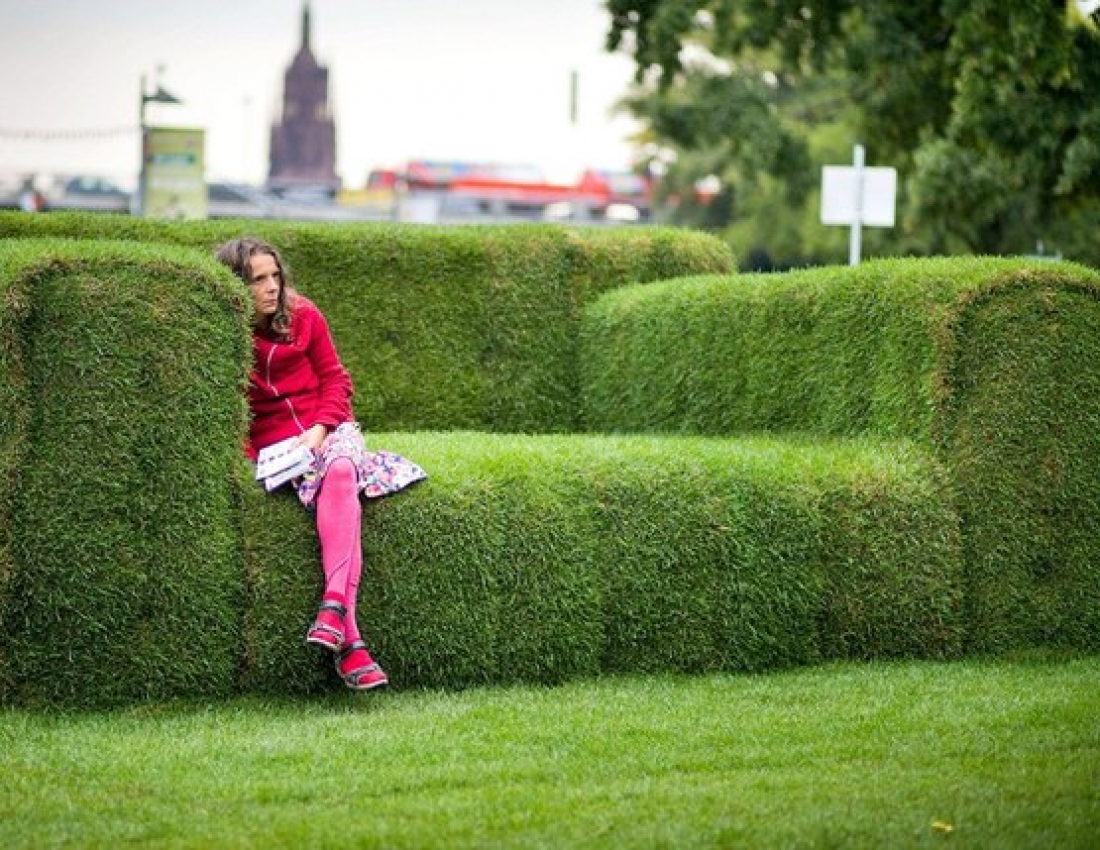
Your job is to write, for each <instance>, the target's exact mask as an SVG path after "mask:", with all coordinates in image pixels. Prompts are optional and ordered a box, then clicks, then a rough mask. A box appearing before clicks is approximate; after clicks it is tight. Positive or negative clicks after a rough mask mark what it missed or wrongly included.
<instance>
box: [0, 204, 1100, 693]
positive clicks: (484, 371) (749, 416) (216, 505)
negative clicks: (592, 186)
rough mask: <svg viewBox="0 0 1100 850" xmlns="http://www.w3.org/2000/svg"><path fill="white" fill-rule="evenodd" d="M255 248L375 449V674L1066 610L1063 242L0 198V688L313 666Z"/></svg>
mask: <svg viewBox="0 0 1100 850" xmlns="http://www.w3.org/2000/svg"><path fill="white" fill-rule="evenodd" d="M244 232H248V233H252V234H255V235H260V236H264V237H266V238H269V239H271V240H272V241H273V242H274V243H275V244H277V245H279V247H280V248H281V249H283V251H284V252H285V255H286V256H287V258H288V259H289V262H290V265H291V267H292V269H293V270H294V271H295V272H296V273H297V277H298V280H297V282H298V285H299V286H300V288H301V289H302V290H303V291H304V292H306V293H307V294H308V295H310V296H311V297H312V298H313V299H314V300H316V301H317V302H318V303H319V304H320V305H321V306H322V307H323V309H324V310H325V311H326V313H327V314H328V315H329V317H330V320H331V323H332V326H333V330H334V334H335V336H336V339H337V344H338V346H339V348H340V350H341V353H342V355H343V357H344V359H345V361H346V362H347V364H348V366H349V368H350V369H351V371H352V375H353V378H354V379H355V383H356V387H357V395H356V397H355V400H354V402H355V408H356V412H357V415H358V417H359V419H360V420H361V421H362V423H363V425H364V427H365V429H366V431H367V433H368V441H369V442H371V443H372V444H374V445H377V446H381V447H386V448H391V449H394V450H397V451H401V452H403V453H405V454H408V455H409V456H411V457H413V458H415V459H416V460H417V461H419V462H420V463H422V464H423V465H424V466H425V467H426V468H427V469H428V471H429V473H430V475H431V478H430V479H429V480H428V481H427V482H424V483H422V484H419V485H417V486H416V487H414V488H413V489H412V490H410V491H408V492H406V493H403V494H401V495H399V496H396V497H393V498H390V499H387V500H383V501H381V502H372V503H370V504H369V505H368V507H367V510H366V515H365V523H364V540H363V542H364V551H365V555H366V567H365V575H364V583H363V589H362V608H363V617H362V621H363V623H364V625H365V627H366V634H367V637H368V639H369V640H370V642H371V644H372V646H373V647H374V648H376V650H377V652H376V654H377V655H378V657H379V658H380V660H382V661H383V662H384V664H385V665H386V667H387V670H388V672H390V674H391V679H393V680H394V681H395V682H396V683H397V684H399V685H401V686H412V685H419V686H431V687H462V686H468V685H471V684H482V683H509V682H516V681H537V682H556V681H561V680H564V679H568V678H571V677H575V676H583V675H592V674H598V673H601V672H616V671H647V670H653V669H662V670H668V669H673V670H682V671H686V672H696V671H706V670H762V669H770V668H775V667H781V666H789V665H793V664H803V663H812V662H816V661H820V660H823V659H828V658H847V657H885V658H889V657H902V656H907V657H936V658H939V657H955V656H958V655H961V654H964V653H969V652H998V651H1005V650H1015V649H1026V648H1030V647H1045V646H1058V647H1070V648H1074V649H1086V650H1095V649H1096V648H1097V647H1098V645H1100V590H1098V589H1097V574H1098V572H1097V568H1096V567H1095V566H1094V563H1095V562H1096V555H1097V553H1098V552H1100V539H1098V534H1100V532H1097V530H1096V529H1097V528H1098V527H1100V523H1098V521H1097V520H1098V518H1100V517H1098V514H1100V474H1098V473H1097V472H1096V470H1095V466H1096V464H1095V463H1094V459H1095V458H1096V456H1097V452H1096V440H1097V437H1096V436H1095V435H1096V434H1097V433H1100V427H1098V426H1100V386H1097V384H1100V376H1097V374H1096V372H1095V370H1093V369H1091V366H1092V363H1093V362H1094V361H1095V360H1096V355H1097V348H1098V347H1100V333H1098V331H1100V327H1098V325H1100V305H1098V304H1097V295H1098V293H1100V276H1097V275H1096V274H1095V273H1093V272H1091V271H1089V270H1087V269H1084V268H1082V267H1079V266H1074V265H1071V264H1040V263H1027V262H1023V261H1005V260H985V259H966V260H923V261H907V262H882V263H871V264H867V265H865V266H863V267H860V268H858V269H847V268H844V269H822V270H814V271H805V272H798V273H791V274H786V275H776V276H740V275H735V274H733V273H732V259H731V258H730V256H729V255H728V253H727V252H726V250H725V248H724V247H723V246H722V245H721V244H720V243H718V242H717V241H716V240H713V239H710V238H708V237H706V236H703V235H700V234H691V233H686V232H679V231H670V230H661V229H654V230H651V229H638V230H617V231H602V230H591V231H588V230H571V229H562V228H554V227H515V228H424V227H416V226H404V227H401V226H392V225H339V226H334V225H295V224H287V223H274V222H217V223H188V224H184V223H174V224H166V223H157V222H146V221H141V220H137V219H131V218H127V217H111V216H79V215H63V214H50V215H42V216H33V215H25V214H20V213H8V214H0V293H2V299H3V300H2V301H0V393H3V399H2V401H3V404H2V405H0V411H2V413H0V416H2V428H0V463H3V464H4V470H5V472H6V474H7V478H8V481H9V486H8V487H7V488H5V494H4V496H3V498H2V500H0V699H2V701H4V702H8V703H19V704H42V703H46V704H69V705H79V706H98V705H109V704H117V703H122V702H128V701H133V700H136V699H143V698H158V699H159V698H165V697H172V696H188V697H203V698H206V697H211V696H222V695H228V694H233V693H239V692H242V691H248V692H268V693H296V692H297V693H300V692H309V691H313V690H316V689H318V688H320V687H326V688H328V687H333V686H335V681H334V676H333V673H332V671H331V669H330V667H329V665H328V664H326V663H325V659H324V658H323V657H321V656H320V655H318V654H317V653H314V652H313V651H311V650H310V649H309V648H308V647H306V646H305V645H304V643H303V640H302V637H303V634H304V629H305V627H306V625H308V622H309V619H310V617H311V615H312V611H313V606H314V605H315V602H316V597H317V593H318V590H319V586H320V572H319V568H318V565H317V551H316V540H315V537H314V535H313V533H312V528H311V521H310V519H309V517H308V516H306V515H305V514H304V512H303V511H302V509H301V508H300V507H299V506H298V505H297V503H296V501H295V500H294V499H293V498H292V496H290V494H288V493H280V494H277V495H276V496H274V497H271V496H265V495H264V494H263V493H262V492H261V491H260V490H259V489H258V488H257V487H256V486H255V484H254V483H253V482H252V481H251V480H250V475H249V472H250V471H249V468H248V465H247V463H245V462H244V461H243V459H242V457H241V454H240V443H241V437H242V434H243V429H244V427H245V423H246V411H245V409H244V405H243V400H242V388H243V381H244V379H245V375H246V372H247V367H248V358H249V346H248V333H247V305H246V302H245V298H244V296H245V293H244V291H243V288H242V287H241V286H240V284H239V283H238V282H237V281H235V280H234V279H233V278H232V277H231V276H230V275H229V274H228V273H227V272H225V270H224V269H221V268H220V267H219V266H217V265H216V264H214V263H213V262H212V261H211V260H210V259H209V255H210V252H211V250H212V249H213V247H214V246H216V245H217V244H219V243H220V242H221V241H222V240H223V239H226V238H229V237H231V236H235V235H239V234H241V233H244Z"/></svg>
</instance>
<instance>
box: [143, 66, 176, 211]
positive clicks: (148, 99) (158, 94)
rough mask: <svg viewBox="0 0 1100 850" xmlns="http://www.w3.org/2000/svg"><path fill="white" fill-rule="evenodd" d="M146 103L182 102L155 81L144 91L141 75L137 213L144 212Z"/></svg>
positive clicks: (146, 147)
mask: <svg viewBox="0 0 1100 850" xmlns="http://www.w3.org/2000/svg"><path fill="white" fill-rule="evenodd" d="M147 103H183V101H182V100H180V99H179V98H178V97H176V96H175V95H173V94H171V93H169V92H167V91H165V90H164V87H163V86H162V85H161V84H160V82H159V81H158V82H157V87H156V90H155V91H153V92H152V93H151V94H147V93H146V92H145V75H144V74H142V75H141V97H140V100H139V104H138V130H139V132H140V134H141V163H140V165H139V166H138V191H137V203H136V204H135V205H134V211H135V212H136V213H137V214H138V215H144V214H145V188H146V187H145V178H146V174H145V158H146V153H147V150H148V138H147V137H148V129H149V128H148V127H147V126H146V124H145V105H146V104H147Z"/></svg>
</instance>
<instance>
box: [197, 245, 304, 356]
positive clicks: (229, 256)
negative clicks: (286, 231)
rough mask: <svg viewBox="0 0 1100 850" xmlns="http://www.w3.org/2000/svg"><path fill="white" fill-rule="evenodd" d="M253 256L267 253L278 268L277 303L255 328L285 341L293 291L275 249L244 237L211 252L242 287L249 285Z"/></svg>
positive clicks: (258, 321)
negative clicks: (230, 270)
mask: <svg viewBox="0 0 1100 850" xmlns="http://www.w3.org/2000/svg"><path fill="white" fill-rule="evenodd" d="M257 254H268V255H269V256H270V257H271V258H272V259H273V260H274V261H275V265H276V266H277V267H278V269H279V281H280V283H279V303H278V305H277V306H276V307H275V312H274V313H272V314H271V315H270V316H261V317H260V318H259V319H258V320H257V322H256V325H257V327H258V328H259V329H260V330H261V331H264V332H265V333H267V334H270V335H271V336H273V337H275V338H276V339H278V340H279V341H280V342H287V341H288V340H289V339H290V314H291V311H292V309H293V307H294V295H295V292H294V290H293V289H292V288H291V286H290V269H289V268H288V267H287V265H286V263H284V262H283V258H282V257H281V256H279V252H278V251H277V250H276V249H275V247H274V246H273V245H271V244H269V243H267V242H265V241H264V240H262V239H257V238H255V237H253V236H244V237H242V238H240V239H231V240H230V241H228V242H226V243H225V244H224V245H222V246H221V247H220V248H218V250H217V251H216V252H215V254H214V256H215V258H216V259H217V260H218V262H220V263H222V264H223V265H226V266H228V267H229V268H230V269H232V270H233V273H234V274H235V275H237V277H239V278H240V279H241V280H243V281H244V282H245V283H246V284H249V285H251V283H252V271H251V266H252V258H253V257H254V256H256V255H257Z"/></svg>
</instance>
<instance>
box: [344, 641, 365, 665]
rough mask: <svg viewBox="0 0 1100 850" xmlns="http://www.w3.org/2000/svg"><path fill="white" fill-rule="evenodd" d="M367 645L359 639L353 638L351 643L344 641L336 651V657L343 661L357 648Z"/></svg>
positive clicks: (363, 647)
mask: <svg viewBox="0 0 1100 850" xmlns="http://www.w3.org/2000/svg"><path fill="white" fill-rule="evenodd" d="M366 648H367V645H366V644H365V643H363V641H361V640H353V641H352V642H351V643H346V644H344V646H343V647H342V648H341V649H340V651H339V652H338V653H337V657H338V658H339V659H340V660H341V661H343V660H344V659H345V658H347V657H348V656H349V655H351V654H352V653H353V652H355V650H357V649H366Z"/></svg>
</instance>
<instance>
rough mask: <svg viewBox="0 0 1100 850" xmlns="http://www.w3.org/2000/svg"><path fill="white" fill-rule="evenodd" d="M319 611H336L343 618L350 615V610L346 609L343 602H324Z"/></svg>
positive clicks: (318, 607) (326, 600)
mask: <svg viewBox="0 0 1100 850" xmlns="http://www.w3.org/2000/svg"><path fill="white" fill-rule="evenodd" d="M317 610H318V611H335V612H336V613H337V614H339V615H340V616H341V617H346V616H347V615H348V609H347V608H346V607H344V604H343V603H342V602H337V601H336V600H335V599H325V600H322V602H321V604H320V605H319V606H317Z"/></svg>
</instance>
